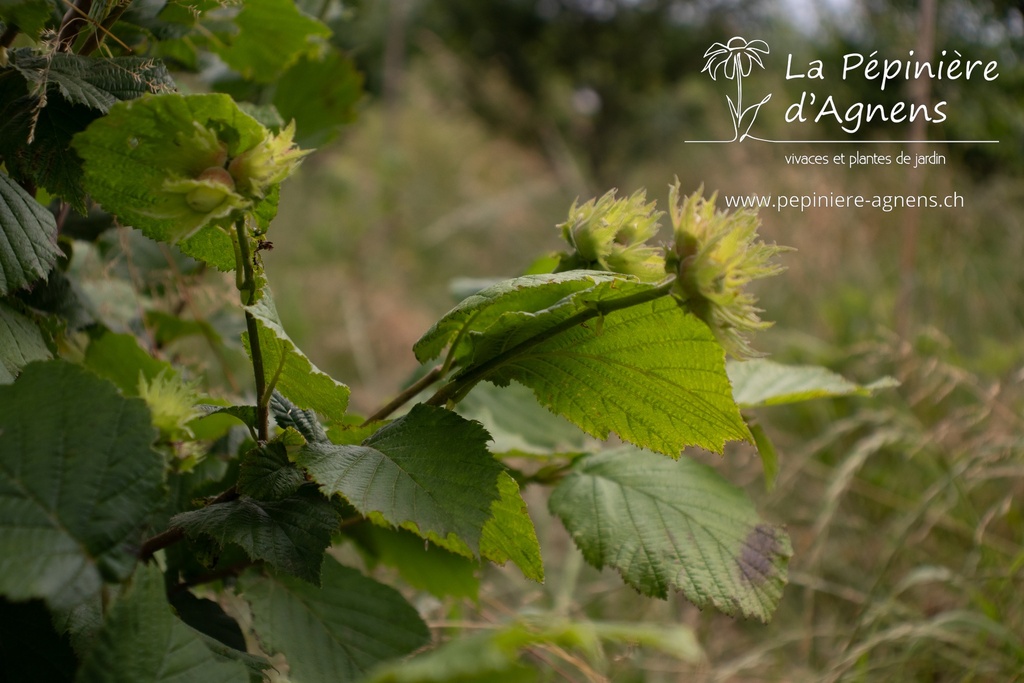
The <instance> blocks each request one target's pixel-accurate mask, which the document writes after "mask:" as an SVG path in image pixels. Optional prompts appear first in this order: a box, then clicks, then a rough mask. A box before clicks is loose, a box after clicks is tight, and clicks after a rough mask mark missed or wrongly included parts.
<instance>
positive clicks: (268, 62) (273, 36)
mask: <svg viewBox="0 0 1024 683" xmlns="http://www.w3.org/2000/svg"><path fill="white" fill-rule="evenodd" d="M235 25H236V26H237V27H238V33H237V34H236V35H234V36H231V37H229V38H228V39H227V45H226V46H223V47H219V48H218V49H217V52H218V54H220V56H221V58H222V59H223V60H224V61H225V62H226V63H227V65H228V66H230V67H231V68H233V69H234V70H235V71H237V72H239V73H240V74H242V76H244V77H245V78H247V79H252V80H254V81H258V82H260V83H270V82H272V81H275V80H277V78H278V77H279V76H280V75H281V74H282V73H284V71H285V70H286V69H287V68H288V67H289V66H291V65H292V64H294V63H295V62H296V61H297V60H298V59H299V58H300V57H302V56H303V55H308V54H313V53H315V52H317V51H318V49H319V41H318V40H317V39H318V38H321V39H323V38H328V37H330V35H331V30H330V29H329V28H328V27H327V26H326V25H324V24H323V23H322V22H319V21H317V20H316V19H313V18H311V17H308V16H306V15H305V14H303V13H302V12H301V11H299V9H298V8H297V7H296V6H295V3H294V2H292V0H247V2H246V3H245V4H244V5H243V7H242V10H241V11H240V12H239V13H238V16H237V17H235Z"/></svg>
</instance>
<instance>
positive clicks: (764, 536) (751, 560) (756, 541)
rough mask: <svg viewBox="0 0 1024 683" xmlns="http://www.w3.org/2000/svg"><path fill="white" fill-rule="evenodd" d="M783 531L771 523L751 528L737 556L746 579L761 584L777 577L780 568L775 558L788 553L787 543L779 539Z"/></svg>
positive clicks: (754, 583)
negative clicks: (776, 564)
mask: <svg viewBox="0 0 1024 683" xmlns="http://www.w3.org/2000/svg"><path fill="white" fill-rule="evenodd" d="M782 533H783V532H782V530H781V529H779V528H778V527H774V526H772V525H770V524H758V525H757V526H755V527H754V528H753V529H751V530H750V533H749V534H747V537H746V539H744V541H743V549H742V550H741V551H740V556H739V557H738V558H736V563H737V564H738V565H739V567H740V575H741V576H742V577H743V580H744V581H746V582H747V583H749V584H750V585H752V586H760V585H761V584H763V583H765V582H767V581H770V580H771V579H773V578H775V577H776V575H777V574H778V573H779V570H778V568H777V567H776V566H775V560H776V558H777V556H779V555H785V554H787V553H786V545H785V544H784V543H782V542H781V541H780V539H779V535H780V534H782Z"/></svg>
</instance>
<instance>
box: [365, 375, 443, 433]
mask: <svg viewBox="0 0 1024 683" xmlns="http://www.w3.org/2000/svg"><path fill="white" fill-rule="evenodd" d="M442 375H444V368H442V367H441V366H440V365H438V366H437V367H436V368H434V369H432V370H431V371H430V372H428V373H427V374H425V375H423V376H422V377H420V378H419V379H418V380H416V381H415V382H413V383H412V384H411V385H409V387H408V388H406V389H405V390H403V391H402V393H400V394H398V395H397V396H395V397H394V398H393V399H391V400H390V401H388V403H387V405H384V406H382V407H381V408H379V409H378V410H377V411H376V412H375V413H374V414H373V415H371V416H370V417H368V418H366V421H365V422H363V424H361V425H359V426H360V427H365V426H366V425H368V424H370V423H371V422H376V421H378V420H383V419H385V418H386V417H387V416H388V415H390V414H391V413H393V412H395V411H396V410H398V409H399V408H401V407H402V406H403V405H405V404H406V403H407V402H409V401H410V400H412V398H413V397H414V396H416V394H418V393H420V392H421V391H423V390H424V389H426V388H427V387H429V386H430V385H431V384H433V383H434V382H436V381H437V380H439V379H441V376H442Z"/></svg>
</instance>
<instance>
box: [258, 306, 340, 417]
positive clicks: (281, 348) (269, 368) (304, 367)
mask: <svg viewBox="0 0 1024 683" xmlns="http://www.w3.org/2000/svg"><path fill="white" fill-rule="evenodd" d="M246 310H247V311H248V312H249V313H250V314H252V316H253V318H254V319H255V321H256V325H257V329H258V330H259V332H258V335H259V342H260V348H261V349H262V352H263V353H262V357H263V372H264V373H265V374H266V377H267V378H268V382H269V384H268V386H267V391H271V392H272V391H274V390H275V389H276V390H277V391H279V392H281V394H282V395H283V396H284V397H285V398H287V399H288V400H290V401H291V402H292V403H293V404H295V406H296V407H298V408H300V409H303V410H315V411H316V412H318V413H320V414H321V415H323V416H325V417H327V418H328V419H329V420H332V421H333V420H340V419H341V416H342V415H344V414H345V408H347V407H348V394H349V391H348V387H347V386H345V385H344V384H342V383H340V382H336V381H335V380H333V379H331V378H330V377H329V376H328V375H326V374H324V373H322V372H320V370H318V369H317V368H316V366H315V365H313V364H312V363H311V362H309V359H308V358H306V357H305V356H304V355H303V354H302V352H301V351H299V349H298V348H296V347H295V344H294V343H292V340H291V339H290V338H289V337H288V333H287V332H285V330H284V328H283V327H282V326H281V322H280V320H279V318H278V315H277V309H276V308H275V307H274V302H273V301H272V300H271V298H270V295H269V293H266V292H265V293H264V295H263V298H262V299H260V300H259V301H258V302H257V303H256V304H253V305H252V306H250V307H248V308H247V309H246ZM242 339H243V343H244V344H245V345H246V348H247V349H249V350H250V354H251V348H252V347H251V342H250V339H249V333H248V332H247V333H245V334H244V335H243V337H242ZM269 399H270V397H269V395H268V396H265V397H261V400H263V401H269Z"/></svg>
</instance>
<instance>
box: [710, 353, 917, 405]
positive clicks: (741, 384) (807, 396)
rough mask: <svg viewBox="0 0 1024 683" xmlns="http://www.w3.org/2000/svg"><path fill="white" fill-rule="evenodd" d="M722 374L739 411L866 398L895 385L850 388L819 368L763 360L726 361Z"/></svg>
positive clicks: (879, 383) (878, 383) (885, 380)
mask: <svg viewBox="0 0 1024 683" xmlns="http://www.w3.org/2000/svg"><path fill="white" fill-rule="evenodd" d="M726 370H728V372H729V379H730V380H731V381H732V386H733V396H734V397H735V399H736V403H738V404H739V405H740V407H741V408H757V407H759V406H774V405H781V404H784V403H798V402H800V401H811V400H813V399H816V398H836V397H839V396H869V395H870V394H872V393H874V392H875V391H877V390H879V389H886V388H889V387H894V386H897V385H898V384H899V382H897V381H896V380H895V379H893V378H891V377H883V378H882V379H880V380H878V381H876V382H872V383H871V384H867V385H861V384H854V383H853V382H850V381H849V380H847V379H845V378H844V377H842V376H841V375H837V374H836V373H834V372H832V371H831V370H828V369H826V368H823V367H820V366H815V365H782V364H781V363H776V362H774V361H770V360H766V359H763V358H758V359H754V360H748V361H742V362H740V361H730V362H729V363H728V364H727V367H726Z"/></svg>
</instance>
